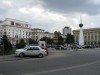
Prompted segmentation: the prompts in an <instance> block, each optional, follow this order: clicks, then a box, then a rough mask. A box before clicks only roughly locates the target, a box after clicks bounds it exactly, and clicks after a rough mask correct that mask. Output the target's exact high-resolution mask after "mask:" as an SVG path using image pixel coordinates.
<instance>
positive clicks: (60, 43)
mask: <svg viewBox="0 0 100 75" xmlns="http://www.w3.org/2000/svg"><path fill="white" fill-rule="evenodd" d="M63 43H64V39H63V37H62V36H59V37H58V44H59V45H62V44H63Z"/></svg>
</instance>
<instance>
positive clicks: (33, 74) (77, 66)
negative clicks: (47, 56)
mask: <svg viewBox="0 0 100 75" xmlns="http://www.w3.org/2000/svg"><path fill="white" fill-rule="evenodd" d="M96 63H100V60H98V61H94V62H91V63H86V64H82V65H76V66H71V67H65V68H60V69H54V70H48V71H41V72H35V73H27V74H22V75H41V74H46V73H52V72H58V71H64V70H71V69H75V68H80V67H86V66H90V65H93V64H96Z"/></svg>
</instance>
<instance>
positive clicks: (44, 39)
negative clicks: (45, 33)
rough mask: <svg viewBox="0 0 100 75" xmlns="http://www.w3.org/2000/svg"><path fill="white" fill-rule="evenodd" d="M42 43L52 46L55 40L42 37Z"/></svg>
mask: <svg viewBox="0 0 100 75" xmlns="http://www.w3.org/2000/svg"><path fill="white" fill-rule="evenodd" d="M40 41H45V42H46V43H47V44H52V43H53V40H52V39H51V38H48V37H42V38H41V39H40Z"/></svg>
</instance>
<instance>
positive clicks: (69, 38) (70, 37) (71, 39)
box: [65, 34, 74, 44]
mask: <svg viewBox="0 0 100 75" xmlns="http://www.w3.org/2000/svg"><path fill="white" fill-rule="evenodd" d="M65 43H67V44H74V35H71V34H67V36H66V40H65Z"/></svg>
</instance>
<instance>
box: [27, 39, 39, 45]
mask: <svg viewBox="0 0 100 75" xmlns="http://www.w3.org/2000/svg"><path fill="white" fill-rule="evenodd" d="M28 43H29V44H37V42H36V41H35V40H34V39H31V38H29V39H28Z"/></svg>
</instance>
